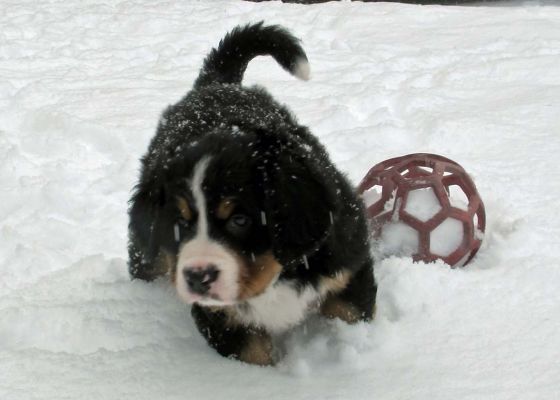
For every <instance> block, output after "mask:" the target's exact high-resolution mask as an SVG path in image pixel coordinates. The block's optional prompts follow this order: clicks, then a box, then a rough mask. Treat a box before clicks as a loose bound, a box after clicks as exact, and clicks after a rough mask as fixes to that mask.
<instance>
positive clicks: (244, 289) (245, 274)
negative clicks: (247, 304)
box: [239, 253, 282, 300]
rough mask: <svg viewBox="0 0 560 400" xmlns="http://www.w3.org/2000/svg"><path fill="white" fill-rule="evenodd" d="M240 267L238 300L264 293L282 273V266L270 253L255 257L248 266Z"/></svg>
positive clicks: (242, 265)
mask: <svg viewBox="0 0 560 400" xmlns="http://www.w3.org/2000/svg"><path fill="white" fill-rule="evenodd" d="M240 265H241V268H240V277H239V300H246V299H248V298H251V297H254V296H257V295H259V294H261V293H262V292H264V291H265V290H266V288H267V287H268V286H269V285H270V283H271V282H272V280H273V279H274V278H276V276H278V274H279V273H280V271H282V265H280V263H279V262H278V261H277V260H276V259H275V258H274V256H273V255H272V254H271V253H265V254H263V255H261V256H258V257H256V258H255V261H254V262H252V263H250V264H249V265H247V264H240Z"/></svg>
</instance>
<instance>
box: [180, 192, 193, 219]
mask: <svg viewBox="0 0 560 400" xmlns="http://www.w3.org/2000/svg"><path fill="white" fill-rule="evenodd" d="M177 207H178V208H179V211H180V212H181V216H182V217H183V218H184V219H185V220H187V221H190V220H192V211H191V209H190V207H189V203H188V202H187V200H186V199H185V198H184V197H177Z"/></svg>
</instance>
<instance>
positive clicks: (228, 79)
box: [194, 21, 309, 89]
mask: <svg viewBox="0 0 560 400" xmlns="http://www.w3.org/2000/svg"><path fill="white" fill-rule="evenodd" d="M265 55H271V56H272V57H274V59H275V60H276V61H277V62H278V64H280V65H281V66H282V68H284V69H285V70H287V71H288V72H289V73H291V74H292V75H295V76H296V77H298V78H300V79H303V80H308V79H309V63H308V61H307V56H306V55H305V52H304V51H303V49H302V47H301V46H300V44H299V40H298V39H297V38H295V37H294V36H293V35H292V34H291V33H290V32H288V31H287V30H285V29H284V28H282V27H280V26H278V25H271V26H263V22H262V21H261V22H259V23H256V24H249V25H245V26H238V27H236V28H235V29H234V30H232V31H231V32H230V33H228V34H227V35H226V36H225V37H224V38H223V39H222V41H221V42H220V44H219V46H218V47H217V48H214V49H212V51H210V53H209V54H208V56H207V57H206V59H205V60H204V64H203V66H202V69H201V71H200V75H199V76H198V78H197V80H196V81H195V83H194V87H195V88H197V89H198V88H201V87H203V86H206V85H209V84H212V83H234V84H239V83H241V80H242V79H243V74H244V73H245V69H247V65H248V64H249V61H251V60H252V59H253V58H255V57H257V56H265Z"/></svg>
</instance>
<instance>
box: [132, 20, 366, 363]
mask: <svg viewBox="0 0 560 400" xmlns="http://www.w3.org/2000/svg"><path fill="white" fill-rule="evenodd" d="M259 55H271V56H272V57H274V59H275V60H276V61H277V62H278V63H279V64H280V65H281V66H282V67H283V68H284V69H286V70H287V71H289V72H290V73H291V74H293V75H295V76H297V77H299V78H302V79H307V78H308V76H309V65H308V62H307V57H306V55H305V53H304V51H303V49H302V48H301V47H300V44H299V41H298V40H297V39H295V38H294V37H293V36H292V35H291V34H290V33H288V32H287V31H286V30H284V29H282V28H280V27H278V26H264V25H263V24H262V23H258V24H253V25H247V26H245V27H238V28H236V29H234V30H233V31H232V32H230V33H229V34H228V35H227V36H226V37H225V38H224V39H223V40H222V41H221V42H220V44H219V46H218V47H217V48H216V49H213V50H212V51H211V52H210V53H209V55H208V56H207V58H206V60H205V61H204V65H203V67H202V70H201V72H200V75H199V77H198V79H197V80H196V82H195V84H194V87H193V89H192V90H191V91H190V92H189V93H188V94H187V95H186V96H185V97H184V98H183V99H182V100H181V101H179V102H178V103H177V104H175V105H173V106H170V107H168V108H167V109H166V110H165V111H164V113H163V116H162V117H161V120H160V123H159V126H158V129H157V133H156V135H155V137H154V138H153V140H152V142H151V144H150V146H149V149H148V152H147V154H146V155H145V156H144V157H143V158H142V168H141V176H140V180H139V183H138V184H137V186H136V188H135V192H134V194H133V196H132V199H131V206H130V210H129V214H130V225H129V269H130V274H131V276H132V277H133V278H139V279H144V280H152V279H155V278H156V277H158V276H160V275H165V274H167V275H169V276H170V279H171V280H172V282H173V284H174V285H175V287H176V290H177V293H178V295H179V296H180V297H181V298H182V299H183V300H184V301H185V302H187V303H190V304H192V315H193V317H194V320H195V321H196V324H197V326H198V329H199V330H200V332H201V333H202V335H203V336H204V337H205V338H206V340H207V341H208V343H209V344H210V346H212V347H213V348H215V349H216V350H217V351H218V352H219V353H220V354H222V355H224V356H227V357H231V358H236V359H240V360H242V361H245V362H249V363H254V364H261V365H268V364H273V363H274V362H275V360H276V359H277V357H276V354H275V352H274V348H273V347H274V346H273V344H272V338H273V337H274V336H275V334H278V333H281V332H284V331H286V330H288V329H290V328H291V327H293V326H295V325H296V324H298V323H300V322H301V321H302V320H303V319H304V318H305V317H306V316H307V315H309V314H310V313H312V312H320V313H321V314H323V315H325V316H327V317H329V318H335V317H337V318H341V319H343V320H345V321H348V322H355V321H359V320H366V321H367V320H370V319H371V318H372V316H373V312H374V304H375V294H376V285H375V282H374V278H373V269H372V268H373V262H372V259H371V257H370V253H369V245H368V233H367V228H366V221H365V213H364V209H363V206H362V202H361V200H360V199H359V198H358V197H357V195H356V193H355V191H354V188H353V187H352V186H351V185H350V184H349V182H348V181H347V179H346V178H345V176H344V175H343V174H341V173H340V172H339V171H338V170H337V169H336V168H335V167H334V165H333V164H332V162H331V161H330V159H329V157H328V155H327V152H326V151H325V148H324V147H323V146H322V145H321V144H320V143H319V142H318V141H317V139H316V138H315V137H314V136H313V135H311V133H310V132H309V130H308V129H307V128H306V127H304V126H301V125H299V124H298V123H297V121H296V120H295V118H294V117H293V116H292V114H291V113H290V112H289V111H288V110H287V109H286V108H285V107H284V106H281V105H279V104H278V103H277V102H276V101H274V100H273V99H272V97H271V96H270V95H269V94H268V93H267V92H266V91H265V90H264V89H263V88H260V87H250V88H248V87H243V86H241V80H242V77H243V74H244V72H245V69H246V67H247V64H248V63H249V61H250V60H251V59H253V58H254V57H256V56H259Z"/></svg>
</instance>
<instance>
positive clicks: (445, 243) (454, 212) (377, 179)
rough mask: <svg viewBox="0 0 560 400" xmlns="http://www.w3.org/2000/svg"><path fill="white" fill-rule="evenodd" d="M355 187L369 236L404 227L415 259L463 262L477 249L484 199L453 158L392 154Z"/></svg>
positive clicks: (461, 264)
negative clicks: (365, 213)
mask: <svg viewBox="0 0 560 400" xmlns="http://www.w3.org/2000/svg"><path fill="white" fill-rule="evenodd" d="M358 190H359V193H360V194H361V195H362V198H363V199H364V202H365V203H366V207H367V213H368V217H369V220H370V225H371V233H372V236H373V238H374V239H378V240H383V239H382V238H383V236H384V235H385V236H387V235H390V234H392V233H391V232H394V233H396V235H400V234H401V232H405V231H406V234H407V235H408V236H410V237H412V239H413V240H414V243H417V244H416V245H414V244H413V245H412V247H413V248H412V249H410V251H409V253H410V254H411V255H412V257H413V259H414V260H415V261H424V262H432V261H435V260H438V259H441V260H443V261H444V262H445V263H446V264H448V265H451V266H464V265H466V264H467V263H468V262H469V261H470V260H471V259H472V258H473V257H474V255H475V254H476V252H477V251H478V249H479V248H480V245H481V241H482V236H483V234H484V229H485V227H486V214H485V211H484V203H483V202H482V199H481V198H480V195H479V194H478V191H477V190H476V186H475V185H474V183H473V181H472V179H471V178H470V177H469V175H468V174H467V173H466V172H465V170H464V169H463V167H461V166H460V165H459V164H457V163H456V162H455V161H452V160H450V159H448V158H445V157H442V156H439V155H435V154H427V153H420V154H409V155H406V156H402V157H397V158H391V159H390V160H386V161H383V162H381V163H379V164H377V165H375V166H374V167H373V168H372V169H370V171H369V172H368V173H367V175H366V176H365V178H364V179H363V180H362V182H361V183H360V186H359V188H358ZM403 224H404V225H403ZM397 225H398V227H399V230H395V229H394V228H395V227H396V226H397ZM403 229H404V231H403ZM414 232H416V234H417V241H416V239H415V238H416V235H415V234H414ZM394 233H393V234H394ZM454 233H457V235H455V234H454ZM461 233H462V236H461V235H460V234H461ZM414 247H416V248H414Z"/></svg>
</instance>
